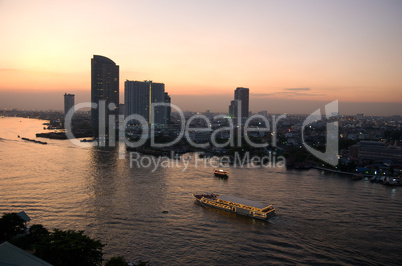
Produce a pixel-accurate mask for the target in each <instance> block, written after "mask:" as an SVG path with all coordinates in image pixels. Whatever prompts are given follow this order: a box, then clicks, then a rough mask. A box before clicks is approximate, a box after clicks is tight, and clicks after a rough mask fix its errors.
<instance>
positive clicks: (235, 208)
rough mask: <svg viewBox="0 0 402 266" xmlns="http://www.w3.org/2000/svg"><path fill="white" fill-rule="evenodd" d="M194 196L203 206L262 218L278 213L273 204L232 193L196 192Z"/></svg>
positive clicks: (268, 217)
mask: <svg viewBox="0 0 402 266" xmlns="http://www.w3.org/2000/svg"><path fill="white" fill-rule="evenodd" d="M193 196H194V198H195V201H196V203H197V204H199V205H201V206H204V207H212V208H217V209H221V210H225V211H229V212H234V213H237V214H240V215H244V216H249V217H253V218H256V219H260V220H268V219H270V218H272V217H273V216H275V215H276V210H275V208H274V207H272V205H268V206H266V205H264V204H262V203H260V202H255V201H252V200H247V199H242V198H238V197H235V196H231V195H217V194H196V193H194V194H193Z"/></svg>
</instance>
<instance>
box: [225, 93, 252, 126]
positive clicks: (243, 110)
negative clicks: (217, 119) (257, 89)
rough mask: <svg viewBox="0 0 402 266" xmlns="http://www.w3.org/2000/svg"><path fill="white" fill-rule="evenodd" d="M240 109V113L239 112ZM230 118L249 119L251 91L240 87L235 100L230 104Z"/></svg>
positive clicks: (235, 94)
mask: <svg viewBox="0 0 402 266" xmlns="http://www.w3.org/2000/svg"><path fill="white" fill-rule="evenodd" d="M239 108H240V113H238V112H239ZM229 116H230V117H232V118H235V117H236V118H241V119H243V120H244V119H246V118H248V117H249V89H248V88H242V87H238V88H236V90H235V91H234V100H233V101H231V102H230V106H229Z"/></svg>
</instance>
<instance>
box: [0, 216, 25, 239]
mask: <svg viewBox="0 0 402 266" xmlns="http://www.w3.org/2000/svg"><path fill="white" fill-rule="evenodd" d="M25 231H26V226H25V221H24V220H23V219H22V218H21V217H20V216H19V215H18V214H16V213H5V214H3V216H2V217H1V218H0V241H4V240H6V241H9V240H11V239H12V238H13V237H15V236H16V235H18V234H23V233H25Z"/></svg>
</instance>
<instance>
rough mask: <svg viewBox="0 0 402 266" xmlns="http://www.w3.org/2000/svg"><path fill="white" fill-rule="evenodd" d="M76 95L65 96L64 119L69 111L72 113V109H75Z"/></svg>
mask: <svg viewBox="0 0 402 266" xmlns="http://www.w3.org/2000/svg"><path fill="white" fill-rule="evenodd" d="M74 105H75V103H74V94H67V93H65V94H64V117H66V115H67V113H68V111H70V109H71V108H73V109H74Z"/></svg>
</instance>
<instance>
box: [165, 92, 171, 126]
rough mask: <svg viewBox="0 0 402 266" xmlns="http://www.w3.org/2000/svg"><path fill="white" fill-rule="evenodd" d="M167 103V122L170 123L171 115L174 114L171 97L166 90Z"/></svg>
mask: <svg viewBox="0 0 402 266" xmlns="http://www.w3.org/2000/svg"><path fill="white" fill-rule="evenodd" d="M164 100H165V103H166V104H168V106H166V123H168V124H169V123H170V115H171V114H172V107H170V102H171V98H170V96H169V94H168V93H167V92H165V99H164Z"/></svg>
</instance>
